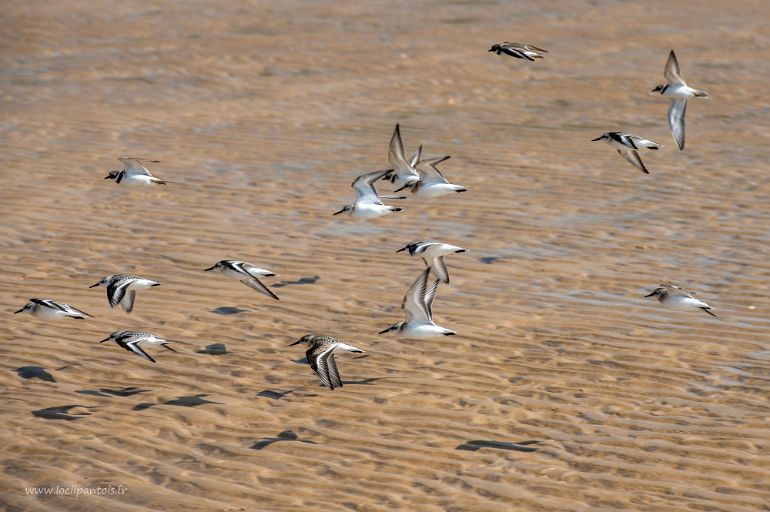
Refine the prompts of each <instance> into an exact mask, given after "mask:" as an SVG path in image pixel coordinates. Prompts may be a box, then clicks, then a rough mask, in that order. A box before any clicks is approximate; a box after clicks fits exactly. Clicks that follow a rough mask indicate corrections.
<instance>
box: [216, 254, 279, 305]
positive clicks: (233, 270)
mask: <svg viewBox="0 0 770 512" xmlns="http://www.w3.org/2000/svg"><path fill="white" fill-rule="evenodd" d="M209 270H219V271H220V272H222V273H223V274H224V275H226V276H227V277H231V278H233V279H237V280H238V281H240V282H241V283H243V284H245V285H246V286H248V287H249V288H253V289H255V290H257V291H258V292H260V293H264V294H265V295H267V296H268V297H272V298H274V299H275V300H279V299H278V296H277V295H276V294H274V293H273V292H272V291H270V289H268V287H267V286H265V285H264V284H262V281H260V280H259V279H258V278H259V277H263V276H266V277H272V276H275V275H277V274H275V273H273V272H271V271H269V270H265V269H264V268H258V267H255V266H254V265H252V264H251V263H246V262H243V261H238V260H221V261H218V262H216V263H215V264H214V265H213V266H211V267H209V268H207V269H204V271H205V272H208V271H209Z"/></svg>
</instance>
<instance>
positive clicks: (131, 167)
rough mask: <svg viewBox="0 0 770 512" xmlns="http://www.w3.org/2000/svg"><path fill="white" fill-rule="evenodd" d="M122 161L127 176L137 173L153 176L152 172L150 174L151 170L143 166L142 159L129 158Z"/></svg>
mask: <svg viewBox="0 0 770 512" xmlns="http://www.w3.org/2000/svg"><path fill="white" fill-rule="evenodd" d="M121 161H122V162H123V166H124V169H123V170H125V171H126V177H128V176H137V175H145V176H152V174H150V170H149V169H147V167H145V166H143V165H142V161H141V160H140V159H138V158H127V159H124V160H121ZM153 161H154V160H153Z"/></svg>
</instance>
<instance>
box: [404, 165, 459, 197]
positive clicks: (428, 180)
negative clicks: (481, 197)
mask: <svg viewBox="0 0 770 512" xmlns="http://www.w3.org/2000/svg"><path fill="white" fill-rule="evenodd" d="M448 158H449V157H448V156H445V157H440V158H434V159H432V160H422V161H420V162H418V164H417V173H418V174H419V175H420V179H419V181H416V182H413V183H410V184H408V185H404V186H403V187H401V188H400V189H398V190H396V192H399V191H400V190H402V189H404V188H408V189H409V190H411V192H412V193H413V194H415V195H417V196H418V197H439V196H445V195H447V194H454V193H459V192H466V191H467V190H468V189H467V188H465V187H463V186H460V185H455V184H453V183H449V182H448V181H447V179H446V178H445V177H444V175H443V174H441V171H439V170H438V167H436V165H437V164H439V163H441V162H443V161H444V160H446V159H448Z"/></svg>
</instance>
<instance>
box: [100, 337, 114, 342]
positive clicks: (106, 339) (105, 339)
mask: <svg viewBox="0 0 770 512" xmlns="http://www.w3.org/2000/svg"><path fill="white" fill-rule="evenodd" d="M110 338H112V336H107V337H106V338H104V339H103V340H102V341H100V342H99V343H104V342H105V341H108V340H109V339H110Z"/></svg>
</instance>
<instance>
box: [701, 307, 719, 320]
mask: <svg viewBox="0 0 770 512" xmlns="http://www.w3.org/2000/svg"><path fill="white" fill-rule="evenodd" d="M701 309H702V310H703V311H705V312H706V313H708V314H709V315H711V316H713V317H715V318H719V317H718V316H716V315H715V314H714V313H712V312H711V311H710V309H711V308H701Z"/></svg>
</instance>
